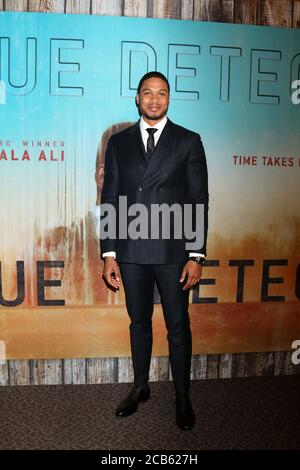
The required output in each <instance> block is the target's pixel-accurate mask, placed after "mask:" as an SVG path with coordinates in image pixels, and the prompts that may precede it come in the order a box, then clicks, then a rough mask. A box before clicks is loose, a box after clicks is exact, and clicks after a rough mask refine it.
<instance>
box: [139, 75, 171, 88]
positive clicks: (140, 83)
mask: <svg viewBox="0 0 300 470" xmlns="http://www.w3.org/2000/svg"><path fill="white" fill-rule="evenodd" d="M153 77H156V78H161V79H162V80H163V81H164V82H166V84H167V87H168V92H169V93H170V84H169V82H168V79H167V77H165V76H164V74H162V73H160V72H156V71H153V72H148V73H146V74H145V75H143V76H142V78H141V79H140V82H139V85H138V88H137V92H138V93H140V91H141V88H142V85H143V83H144V81H145V80H148V79H149V78H153Z"/></svg>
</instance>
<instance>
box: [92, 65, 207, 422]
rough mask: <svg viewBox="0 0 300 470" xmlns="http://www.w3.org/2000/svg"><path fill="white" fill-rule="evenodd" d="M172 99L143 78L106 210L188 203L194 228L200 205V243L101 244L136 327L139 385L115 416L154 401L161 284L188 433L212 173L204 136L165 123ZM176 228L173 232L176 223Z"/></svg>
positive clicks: (111, 164) (115, 151) (113, 142)
mask: <svg viewBox="0 0 300 470" xmlns="http://www.w3.org/2000/svg"><path fill="white" fill-rule="evenodd" d="M169 93H170V86H169V83H168V80H167V79H166V77H165V76H164V75H162V74H161V73H159V72H149V73H148V74H146V75H144V76H143V77H142V78H141V80H140V83H139V86H138V90H137V95H136V104H137V106H138V108H139V113H140V116H141V119H140V120H139V121H138V122H137V123H136V124H134V125H133V126H131V127H129V128H127V129H125V130H123V131H121V132H119V133H117V134H115V135H113V136H112V137H111V138H110V141H109V143H108V146H107V151H106V157H105V176H104V185H103V191H102V198H101V206H102V205H103V204H111V205H112V206H113V207H114V208H115V209H116V212H117V213H118V214H119V212H118V211H119V209H120V203H119V201H120V199H119V197H120V196H126V197H127V203H128V206H131V205H132V204H137V203H139V204H143V205H144V206H145V207H146V208H147V209H149V212H151V206H153V204H164V203H165V204H168V205H169V206H172V205H173V204H179V205H180V207H184V204H190V205H191V206H192V219H193V221H192V223H193V224H194V222H195V212H196V205H199V204H202V207H204V212H203V214H204V224H203V225H204V226H203V234H202V237H201V243H200V244H199V246H196V247H195V248H193V250H187V248H186V241H187V240H186V237H185V236H184V235H183V236H182V237H181V238H180V239H178V238H176V237H174V236H173V238H172V236H171V237H169V238H164V237H162V236H161V233H160V235H159V237H154V238H153V237H152V238H151V237H148V238H145V237H143V236H141V237H140V238H137V237H133V238H130V237H127V238H126V237H124V236H121V235H120V234H119V233H118V234H117V235H116V236H115V237H114V236H108V237H106V238H104V237H101V239H100V245H101V252H102V256H103V258H104V260H105V262H104V271H103V275H104V277H105V279H106V281H107V282H108V284H109V285H110V286H111V287H113V288H115V289H118V288H119V286H120V278H121V277H122V281H123V285H124V290H125V297H126V307H127V311H128V314H129V316H130V320H131V324H130V341H131V351H132V360H133V369H134V386H133V388H132V390H131V392H130V393H129V395H128V396H127V397H126V398H125V399H124V400H123V401H122V402H121V403H120V405H119V406H118V407H117V410H116V416H119V417H124V416H128V415H130V414H132V413H134V412H135V411H136V410H137V408H138V405H139V403H140V402H144V401H146V400H148V399H149V397H150V388H149V385H148V380H149V368H150V361H151V351H152V323H151V320H152V313H153V290H154V283H155V282H156V283H157V286H158V289H159V292H160V296H161V303H162V308H163V313H164V318H165V323H166V327H167V330H168V336H167V338H168V342H169V357H170V363H171V370H172V377H173V382H174V387H175V403H176V423H177V425H178V426H179V427H180V428H181V429H183V430H191V429H192V428H193V426H194V423H195V414H194V411H193V408H192V404H191V401H190V397H189V389H190V367H191V355H192V340H191V330H190V319H189V313H188V297H189V289H190V288H191V287H193V286H194V285H195V284H196V283H197V282H199V280H200V277H201V272H202V265H203V263H204V261H205V256H206V240H207V221H208V216H207V214H208V183H207V166H206V158H205V152H204V149H203V146H202V142H201V139H200V137H199V135H198V134H196V133H195V132H192V131H190V130H188V129H185V128H183V127H181V126H178V125H176V124H174V123H173V122H171V121H170V120H169V119H168V118H167V116H166V114H167V110H168V106H169ZM102 207H104V206H102ZM120 212H121V210H120ZM103 215H104V214H101V217H102V221H103ZM130 221H132V218H131V219H130V218H129V222H130ZM129 222H128V221H127V223H128V226H129ZM147 222H148V219H147ZM142 225H144V224H142ZM150 225H151V221H150ZM171 226H172V227H171V228H172V229H174V224H173V225H172V224H171ZM194 226H195V225H193V227H194ZM140 228H143V227H140ZM172 233H173V232H172ZM193 246H194V245H193Z"/></svg>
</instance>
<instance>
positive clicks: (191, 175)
mask: <svg viewBox="0 0 300 470" xmlns="http://www.w3.org/2000/svg"><path fill="white" fill-rule="evenodd" d="M186 178H187V191H188V201H189V203H190V204H192V214H193V217H192V219H193V222H192V224H193V231H196V230H199V228H197V226H196V204H203V209H204V221H203V222H204V224H200V230H201V229H202V230H203V233H202V234H201V233H198V234H197V236H198V237H199V239H202V240H203V243H202V244H200V245H199V246H197V247H196V248H193V249H189V250H188V251H192V252H195V253H202V254H203V255H205V256H206V242H207V229H208V200H209V196H208V175H207V164H206V156H205V151H204V148H203V145H202V142H201V139H200V136H199V135H198V134H197V135H196V136H195V138H194V141H193V144H192V146H191V151H190V154H189V157H188V162H187V171H186ZM198 225H199V221H198ZM195 239H196V237H195ZM195 239H194V240H195ZM187 241H188V242H190V241H193V240H187Z"/></svg>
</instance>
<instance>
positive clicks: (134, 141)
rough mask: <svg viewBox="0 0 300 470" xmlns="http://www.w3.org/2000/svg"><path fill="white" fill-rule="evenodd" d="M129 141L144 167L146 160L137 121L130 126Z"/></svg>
mask: <svg viewBox="0 0 300 470" xmlns="http://www.w3.org/2000/svg"><path fill="white" fill-rule="evenodd" d="M129 142H130V145H131V148H132V150H133V151H134V152H135V154H136V155H137V157H138V159H139V161H140V163H142V165H143V167H144V168H146V166H147V164H148V162H147V158H146V152H145V147H144V144H143V139H142V135H141V131H140V125H139V121H138V122H137V123H135V124H134V126H133V127H132V128H131V133H130V138H129Z"/></svg>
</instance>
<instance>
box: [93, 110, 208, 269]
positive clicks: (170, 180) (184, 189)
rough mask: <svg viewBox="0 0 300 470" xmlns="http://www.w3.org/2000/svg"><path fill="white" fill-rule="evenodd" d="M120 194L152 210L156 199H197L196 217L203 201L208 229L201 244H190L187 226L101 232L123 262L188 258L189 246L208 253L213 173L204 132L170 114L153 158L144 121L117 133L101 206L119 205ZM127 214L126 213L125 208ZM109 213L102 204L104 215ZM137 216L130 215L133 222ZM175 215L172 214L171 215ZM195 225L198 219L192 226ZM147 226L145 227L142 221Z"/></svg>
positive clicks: (107, 159) (106, 246) (182, 201)
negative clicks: (178, 232) (131, 233)
mask: <svg viewBox="0 0 300 470" xmlns="http://www.w3.org/2000/svg"><path fill="white" fill-rule="evenodd" d="M119 196H127V205H128V207H129V206H130V205H131V204H136V203H140V204H144V206H146V207H147V208H148V210H149V214H150V213H151V204H163V203H167V204H168V205H170V206H171V205H172V204H174V203H177V204H179V205H180V206H181V207H182V208H183V207H184V204H192V208H193V223H195V207H196V204H203V205H204V233H203V236H202V237H200V238H202V242H203V243H201V246H197V247H195V248H193V249H192V250H191V249H189V250H188V249H186V242H187V241H191V240H187V239H186V237H185V233H184V229H183V230H182V231H183V233H182V237H181V238H180V239H178V238H174V236H173V237H172V227H173V225H172V223H171V238H170V239H164V237H162V236H161V235H162V233H161V232H160V234H159V238H158V239H151V220H149V226H148V234H149V237H148V238H144V239H143V238H137V239H131V238H129V237H127V238H122V237H121V236H119V231H118V229H117V235H116V237H115V238H114V237H112V236H110V237H109V238H106V239H101V237H100V249H101V252H102V253H105V252H108V251H115V252H116V260H117V261H119V262H124V263H138V264H171V263H181V262H184V261H187V260H188V256H189V255H188V253H189V251H192V252H195V253H202V254H204V255H206V242H207V228H208V177H207V165H206V157H205V152H204V149H203V145H202V142H201V139H200V136H199V134H197V133H195V132H193V131H190V130H188V129H185V128H184V127H181V126H179V125H176V124H174V123H173V122H172V121H170V120H169V119H168V121H167V123H166V125H165V127H164V129H163V131H162V134H161V136H160V138H159V140H158V142H157V144H156V146H155V149H154V153H153V154H152V156H151V159H150V160H149V161H148V160H147V158H146V152H145V148H144V144H143V141H142V136H141V132H140V127H139V122H137V123H136V124H134V125H133V126H130V127H129V128H127V129H125V130H122V131H121V132H118V133H117V134H114V135H113V136H112V137H111V138H110V140H109V142H108V145H107V150H106V155H105V174H104V183H103V191H102V197H101V207H102V204H104V203H110V204H112V205H113V206H114V207H115V208H116V211H118V209H119ZM123 216H124V214H123ZM105 217H107V214H106V213H104V211H102V210H101V219H102V222H104V218H105ZM134 218H136V215H135V216H132V217H128V220H127V222H128V224H129V223H130V222H131V221H132V220H133V219H134ZM171 219H172V218H171ZM193 227H194V228H195V225H194V226H193ZM142 228H143V229H144V228H145V227H142Z"/></svg>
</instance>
